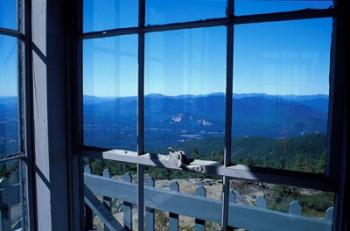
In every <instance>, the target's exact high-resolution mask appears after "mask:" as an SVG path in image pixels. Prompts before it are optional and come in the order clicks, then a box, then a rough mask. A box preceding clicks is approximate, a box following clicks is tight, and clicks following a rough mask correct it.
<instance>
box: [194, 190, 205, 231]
mask: <svg viewBox="0 0 350 231" xmlns="http://www.w3.org/2000/svg"><path fill="white" fill-rule="evenodd" d="M196 195H197V196H200V197H206V196H207V191H206V190H205V188H204V186H203V185H202V184H200V185H199V186H198V187H197V189H196ZM195 223H196V227H195V230H196V231H204V229H205V221H204V220H200V219H197V218H195Z"/></svg>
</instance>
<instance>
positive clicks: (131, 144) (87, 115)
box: [83, 35, 138, 150]
mask: <svg viewBox="0 0 350 231" xmlns="http://www.w3.org/2000/svg"><path fill="white" fill-rule="evenodd" d="M83 49H84V57H83V66H84V68H83V75H84V80H83V82H84V83H83V93H84V143H85V145H89V146H95V147H106V148H118V149H128V150H136V130H137V129H136V125H137V122H136V121H137V114H136V113H137V97H136V95H137V68H138V67H137V36H135V35H127V36H119V37H113V38H104V39H91V40H84V47H83Z"/></svg>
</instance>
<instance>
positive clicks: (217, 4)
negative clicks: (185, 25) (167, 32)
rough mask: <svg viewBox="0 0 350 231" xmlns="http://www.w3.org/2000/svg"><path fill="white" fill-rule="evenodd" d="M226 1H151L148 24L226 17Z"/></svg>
mask: <svg viewBox="0 0 350 231" xmlns="http://www.w3.org/2000/svg"><path fill="white" fill-rule="evenodd" d="M225 10H226V0H149V1H146V24H147V25H155V24H166V23H175V22H186V21H195V20H204V19H210V18H220V17H225V14H226V13H225V12H226V11H225Z"/></svg>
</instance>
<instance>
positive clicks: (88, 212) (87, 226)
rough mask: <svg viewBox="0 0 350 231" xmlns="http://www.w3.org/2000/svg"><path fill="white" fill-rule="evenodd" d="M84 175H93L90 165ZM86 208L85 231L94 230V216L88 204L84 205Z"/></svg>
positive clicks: (86, 167)
mask: <svg viewBox="0 0 350 231" xmlns="http://www.w3.org/2000/svg"><path fill="white" fill-rule="evenodd" d="M84 174H91V168H90V166H89V165H85V167H84ZM84 207H85V219H84V220H85V230H92V229H93V219H94V214H93V212H92V210H91V209H90V207H89V206H88V205H87V204H84Z"/></svg>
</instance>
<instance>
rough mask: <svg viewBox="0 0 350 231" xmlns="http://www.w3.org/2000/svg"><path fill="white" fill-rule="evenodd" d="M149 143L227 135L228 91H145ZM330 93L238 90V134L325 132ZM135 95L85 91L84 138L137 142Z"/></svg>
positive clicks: (118, 144) (274, 135) (96, 142)
mask: <svg viewBox="0 0 350 231" xmlns="http://www.w3.org/2000/svg"><path fill="white" fill-rule="evenodd" d="M144 113H145V146H147V145H149V146H152V147H159V146H169V145H170V146H171V145H174V144H176V143H179V142H180V143H181V142H184V141H187V140H191V139H201V138H206V137H222V136H223V135H224V130H225V95H224V94H223V93H213V94H208V95H179V96H166V95H161V94H150V95H146V96H145V111H144ZM327 119H328V96H327V95H307V96H293V95H283V96H279V95H267V94H235V95H234V96H233V113H232V124H233V126H232V127H233V130H232V134H233V137H272V138H278V139H280V138H288V137H296V136H301V135H307V134H320V133H321V134H324V133H326V129H327ZM136 124H137V98H136V97H116V98H113V97H105V98H104V97H94V96H84V130H85V137H84V138H85V143H86V144H89V145H92V146H96V145H99V146H101V144H102V145H103V146H106V147H119V148H131V149H135V147H136V134H137V132H136V130H137V126H136Z"/></svg>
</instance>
